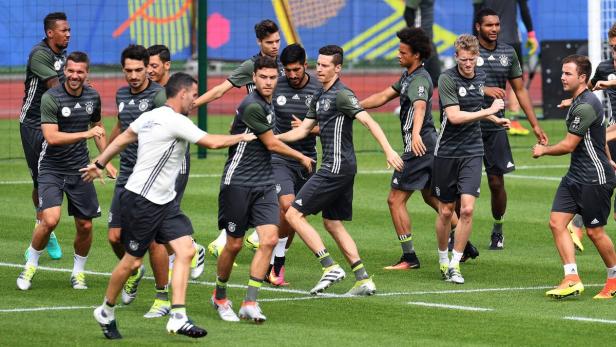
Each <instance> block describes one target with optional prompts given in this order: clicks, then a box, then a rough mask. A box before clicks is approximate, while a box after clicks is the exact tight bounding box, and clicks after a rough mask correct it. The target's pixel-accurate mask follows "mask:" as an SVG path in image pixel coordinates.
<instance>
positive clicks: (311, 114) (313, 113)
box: [305, 94, 319, 119]
mask: <svg viewBox="0 0 616 347" xmlns="http://www.w3.org/2000/svg"><path fill="white" fill-rule="evenodd" d="M317 101H319V95H318V94H314V95H313V96H312V99H310V104H309V105H308V112H306V117H305V118H308V119H317Z"/></svg>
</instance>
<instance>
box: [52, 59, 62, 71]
mask: <svg viewBox="0 0 616 347" xmlns="http://www.w3.org/2000/svg"><path fill="white" fill-rule="evenodd" d="M53 68H54V69H55V70H56V71H60V69H61V68H62V60H56V61H55V62H54V63H53Z"/></svg>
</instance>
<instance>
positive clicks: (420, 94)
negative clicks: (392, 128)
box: [391, 66, 436, 157]
mask: <svg viewBox="0 0 616 347" xmlns="http://www.w3.org/2000/svg"><path fill="white" fill-rule="evenodd" d="M391 87H392V88H393V90H395V91H396V93H398V94H399V95H400V131H401V133H402V143H403V145H404V155H405V156H408V157H413V156H415V155H414V154H413V151H412V150H411V144H412V134H413V121H414V118H415V109H414V107H413V103H414V102H415V101H417V100H423V101H425V102H426V111H425V112H424V121H423V124H422V125H421V130H420V132H419V135H420V136H421V140H422V142H423V143H424V145H425V146H426V152H427V153H432V152H433V151H434V146H435V144H436V130H435V129H434V122H433V121H432V91H433V87H432V79H431V78H430V74H429V73H428V71H426V69H425V68H424V67H423V66H420V67H419V68H418V69H416V70H415V71H413V72H412V73H410V74H409V73H408V71H404V72H403V73H402V76H401V77H400V79H399V80H398V82H396V83H394V85H392V86H391Z"/></svg>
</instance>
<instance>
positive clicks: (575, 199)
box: [552, 177, 614, 228]
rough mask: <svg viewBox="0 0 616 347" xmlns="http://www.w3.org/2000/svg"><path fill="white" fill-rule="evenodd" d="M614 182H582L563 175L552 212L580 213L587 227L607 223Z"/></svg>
mask: <svg viewBox="0 0 616 347" xmlns="http://www.w3.org/2000/svg"><path fill="white" fill-rule="evenodd" d="M613 191H614V184H612V183H606V184H596V185H593V184H581V183H577V182H574V181H572V180H570V179H569V178H567V177H563V178H562V179H561V180H560V184H559V185H558V189H557V190H556V195H555V196H554V201H553V202H552V212H564V213H571V214H576V213H577V214H580V215H582V219H583V220H584V226H585V227H587V228H596V227H600V226H604V225H605V224H607V218H608V216H609V214H610V204H611V199H612V192H613Z"/></svg>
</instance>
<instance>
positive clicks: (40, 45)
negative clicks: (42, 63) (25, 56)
mask: <svg viewBox="0 0 616 347" xmlns="http://www.w3.org/2000/svg"><path fill="white" fill-rule="evenodd" d="M34 54H46V55H49V56H52V55H53V51H52V50H51V48H50V47H49V46H48V45H47V44H46V43H45V40H41V41H39V42H37V43H36V44H35V45H34V46H32V49H31V50H30V57H32V56H33V55H34Z"/></svg>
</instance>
